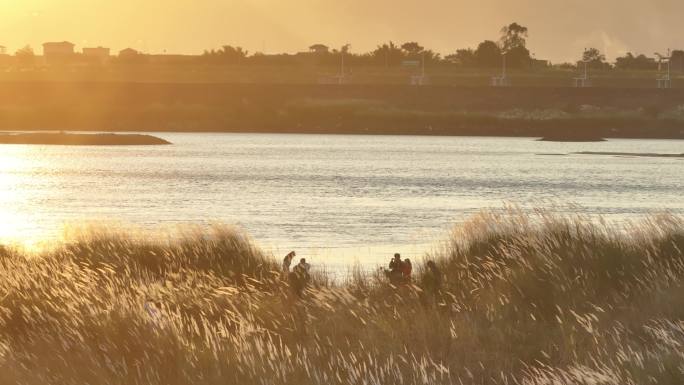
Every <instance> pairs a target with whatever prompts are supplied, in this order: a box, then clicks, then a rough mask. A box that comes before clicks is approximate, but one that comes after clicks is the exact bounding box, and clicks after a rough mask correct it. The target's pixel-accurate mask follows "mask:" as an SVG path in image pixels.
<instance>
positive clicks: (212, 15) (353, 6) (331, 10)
mask: <svg viewBox="0 0 684 385" xmlns="http://www.w3.org/2000/svg"><path fill="white" fill-rule="evenodd" d="M682 15H684V0H650V1H649V0H471V1H462V0H421V1H416V0H412V1H408V0H157V1H150V0H0V45H4V46H7V47H8V50H9V51H10V52H14V51H16V49H17V48H19V47H21V46H23V45H25V44H31V45H32V46H33V47H34V49H36V51H37V52H42V49H41V48H40V44H41V43H42V42H44V41H52V40H58V41H61V40H69V41H71V42H73V43H75V44H77V46H78V48H81V47H83V46H97V45H103V46H107V47H111V48H112V49H114V50H119V49H122V48H125V47H133V48H136V49H140V50H146V51H148V52H155V53H157V52H164V51H167V52H169V53H199V52H202V51H203V50H204V49H206V48H214V47H218V46H221V45H223V44H233V45H241V46H243V47H245V48H247V49H248V50H249V51H251V52H253V51H265V52H268V53H273V52H282V51H289V52H296V51H301V50H306V47H308V46H309V45H311V44H313V43H318V42H320V43H324V44H327V45H330V46H335V47H337V46H341V45H342V44H344V43H351V44H352V50H353V51H355V52H365V51H369V50H371V49H372V48H373V47H375V45H376V44H377V43H378V42H381V41H387V40H393V41H396V42H404V41H408V40H416V41H418V42H420V43H421V44H423V45H425V46H427V47H430V48H433V49H435V50H436V51H438V52H441V53H443V54H445V53H451V52H453V51H455V50H456V49H457V48H462V47H473V46H476V45H477V43H478V42H480V41H482V40H483V39H496V38H497V37H498V31H499V29H500V28H501V26H503V25H504V24H507V23H509V22H511V21H517V22H519V23H521V24H523V25H526V26H527V27H529V29H530V38H529V41H528V46H529V48H530V50H531V51H532V52H533V53H535V54H536V57H537V58H547V59H551V60H553V61H555V62H559V61H566V60H573V59H575V58H577V57H578V56H579V55H580V54H581V52H582V50H583V48H584V47H587V46H595V47H597V48H599V49H601V50H603V51H605V52H606V53H607V56H608V57H609V58H613V57H615V56H616V55H619V54H623V53H624V52H626V51H637V52H643V53H646V54H648V55H652V54H653V52H654V51H656V50H657V51H665V50H666V49H667V48H668V47H672V48H684V21H683V18H682Z"/></svg>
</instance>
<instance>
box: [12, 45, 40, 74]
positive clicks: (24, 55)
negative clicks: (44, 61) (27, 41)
mask: <svg viewBox="0 0 684 385" xmlns="http://www.w3.org/2000/svg"><path fill="white" fill-rule="evenodd" d="M14 57H15V58H16V59H17V64H18V65H19V67H22V68H30V67H33V66H35V64H36V54H35V53H34V52H33V48H31V46H29V45H27V46H24V47H23V48H21V49H19V50H18V51H17V52H16V53H15V54H14Z"/></svg>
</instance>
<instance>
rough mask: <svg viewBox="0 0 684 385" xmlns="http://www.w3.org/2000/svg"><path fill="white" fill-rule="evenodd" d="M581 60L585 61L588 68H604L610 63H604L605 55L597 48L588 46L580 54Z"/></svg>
mask: <svg viewBox="0 0 684 385" xmlns="http://www.w3.org/2000/svg"><path fill="white" fill-rule="evenodd" d="M582 61H583V62H586V63H587V65H588V66H589V67H590V68H595V69H605V68H609V67H610V65H609V64H608V63H606V56H605V55H603V54H602V53H601V51H599V50H598V48H589V49H587V50H585V51H584V53H583V54H582Z"/></svg>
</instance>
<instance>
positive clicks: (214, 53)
mask: <svg viewBox="0 0 684 385" xmlns="http://www.w3.org/2000/svg"><path fill="white" fill-rule="evenodd" d="M247 55H248V52H247V51H245V50H243V49H242V47H233V46H231V45H224V46H223V47H221V49H219V50H213V49H212V50H211V51H204V54H203V55H202V59H203V61H204V62H207V63H212V64H238V63H241V62H243V61H244V60H245V59H246V58H247Z"/></svg>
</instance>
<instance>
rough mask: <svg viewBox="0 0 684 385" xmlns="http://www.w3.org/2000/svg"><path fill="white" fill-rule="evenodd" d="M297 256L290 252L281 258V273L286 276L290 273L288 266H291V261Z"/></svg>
mask: <svg viewBox="0 0 684 385" xmlns="http://www.w3.org/2000/svg"><path fill="white" fill-rule="evenodd" d="M296 255H297V254H296V253H295V252H294V251H290V252H289V253H288V254H287V255H286V256H285V258H283V273H285V274H287V273H289V272H290V265H291V264H292V259H293V258H294V257H295V256H296Z"/></svg>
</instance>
